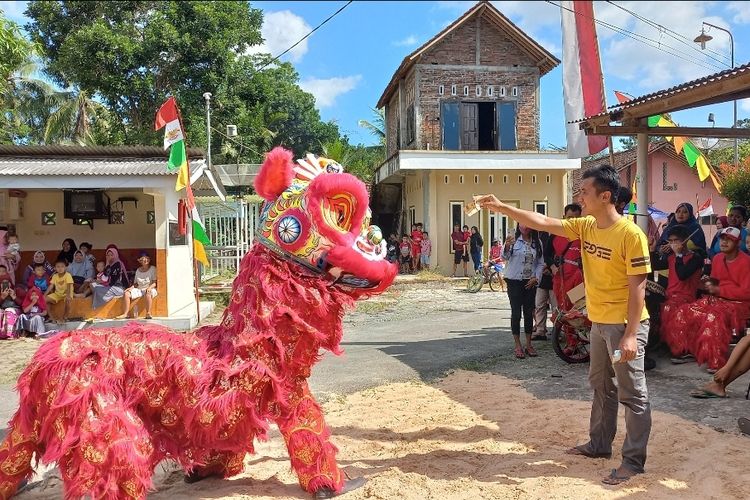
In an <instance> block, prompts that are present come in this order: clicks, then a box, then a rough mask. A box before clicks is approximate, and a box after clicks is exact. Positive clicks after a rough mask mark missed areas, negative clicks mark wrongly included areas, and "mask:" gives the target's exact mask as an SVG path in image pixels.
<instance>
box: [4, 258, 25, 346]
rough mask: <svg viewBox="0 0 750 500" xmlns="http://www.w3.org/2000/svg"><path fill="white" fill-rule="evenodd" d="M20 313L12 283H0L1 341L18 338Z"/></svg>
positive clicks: (7, 281)
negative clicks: (17, 329)
mask: <svg viewBox="0 0 750 500" xmlns="http://www.w3.org/2000/svg"><path fill="white" fill-rule="evenodd" d="M0 267H2V266H0ZM20 313H21V309H20V308H19V307H18V303H17V302H16V291H15V290H13V287H12V286H10V281H9V280H2V281H0V339H12V338H15V337H16V323H17V321H18V315H19V314H20Z"/></svg>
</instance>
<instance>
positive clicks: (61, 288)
mask: <svg viewBox="0 0 750 500" xmlns="http://www.w3.org/2000/svg"><path fill="white" fill-rule="evenodd" d="M49 282H50V284H51V285H55V291H54V292H52V293H54V294H55V295H59V296H60V297H64V296H65V294H66V293H68V285H72V284H73V276H71V275H70V273H68V272H66V273H65V274H63V275H62V276H60V275H59V274H57V273H54V274H53V275H52V277H51V278H50V279H49ZM71 293H72V289H71Z"/></svg>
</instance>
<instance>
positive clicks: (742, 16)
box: [727, 2, 750, 24]
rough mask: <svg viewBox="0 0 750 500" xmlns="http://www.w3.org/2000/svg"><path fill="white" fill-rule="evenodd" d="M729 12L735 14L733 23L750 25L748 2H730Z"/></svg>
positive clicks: (728, 5)
mask: <svg viewBox="0 0 750 500" xmlns="http://www.w3.org/2000/svg"><path fill="white" fill-rule="evenodd" d="M727 10H728V11H729V12H732V13H733V14H734V17H733V18H732V21H733V22H735V23H737V24H748V23H750V8H748V5H747V2H729V3H728V4H727Z"/></svg>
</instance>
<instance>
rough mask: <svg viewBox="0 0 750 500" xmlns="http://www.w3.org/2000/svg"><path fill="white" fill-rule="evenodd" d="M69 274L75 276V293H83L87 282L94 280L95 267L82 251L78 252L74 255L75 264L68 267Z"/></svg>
mask: <svg viewBox="0 0 750 500" xmlns="http://www.w3.org/2000/svg"><path fill="white" fill-rule="evenodd" d="M81 246H83V245H81ZM68 272H69V273H70V275H71V276H73V291H74V292H76V293H80V292H81V289H82V288H83V285H84V284H85V283H86V282H87V281H88V282H91V281H93V280H94V265H93V264H91V261H90V260H89V259H87V258H86V255H85V254H84V253H83V252H82V251H81V250H76V253H75V254H73V262H71V263H70V264H69V265H68Z"/></svg>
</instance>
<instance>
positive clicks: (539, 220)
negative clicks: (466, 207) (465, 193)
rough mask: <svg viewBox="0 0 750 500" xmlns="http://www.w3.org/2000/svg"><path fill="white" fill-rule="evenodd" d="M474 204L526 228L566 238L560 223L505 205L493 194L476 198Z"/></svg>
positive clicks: (538, 214) (557, 220)
mask: <svg viewBox="0 0 750 500" xmlns="http://www.w3.org/2000/svg"><path fill="white" fill-rule="evenodd" d="M475 201H476V203H478V204H479V206H480V207H482V208H488V209H490V210H492V211H493V212H500V213H501V214H503V215H507V216H508V217H510V218H511V219H513V220H514V221H516V222H518V223H520V224H523V225H524V226H528V227H530V228H532V229H536V230H538V231H546V232H548V233H551V234H556V235H558V236H566V234H565V230H563V226H562V221H560V219H555V218H553V217H547V216H546V215H543V214H540V213H537V212H531V211H529V210H521V209H520V208H516V207H513V206H511V205H507V204H505V203H503V202H502V201H500V200H498V199H497V197H496V196H495V195H494V194H485V195H482V196H477V197H476V198H475Z"/></svg>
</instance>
